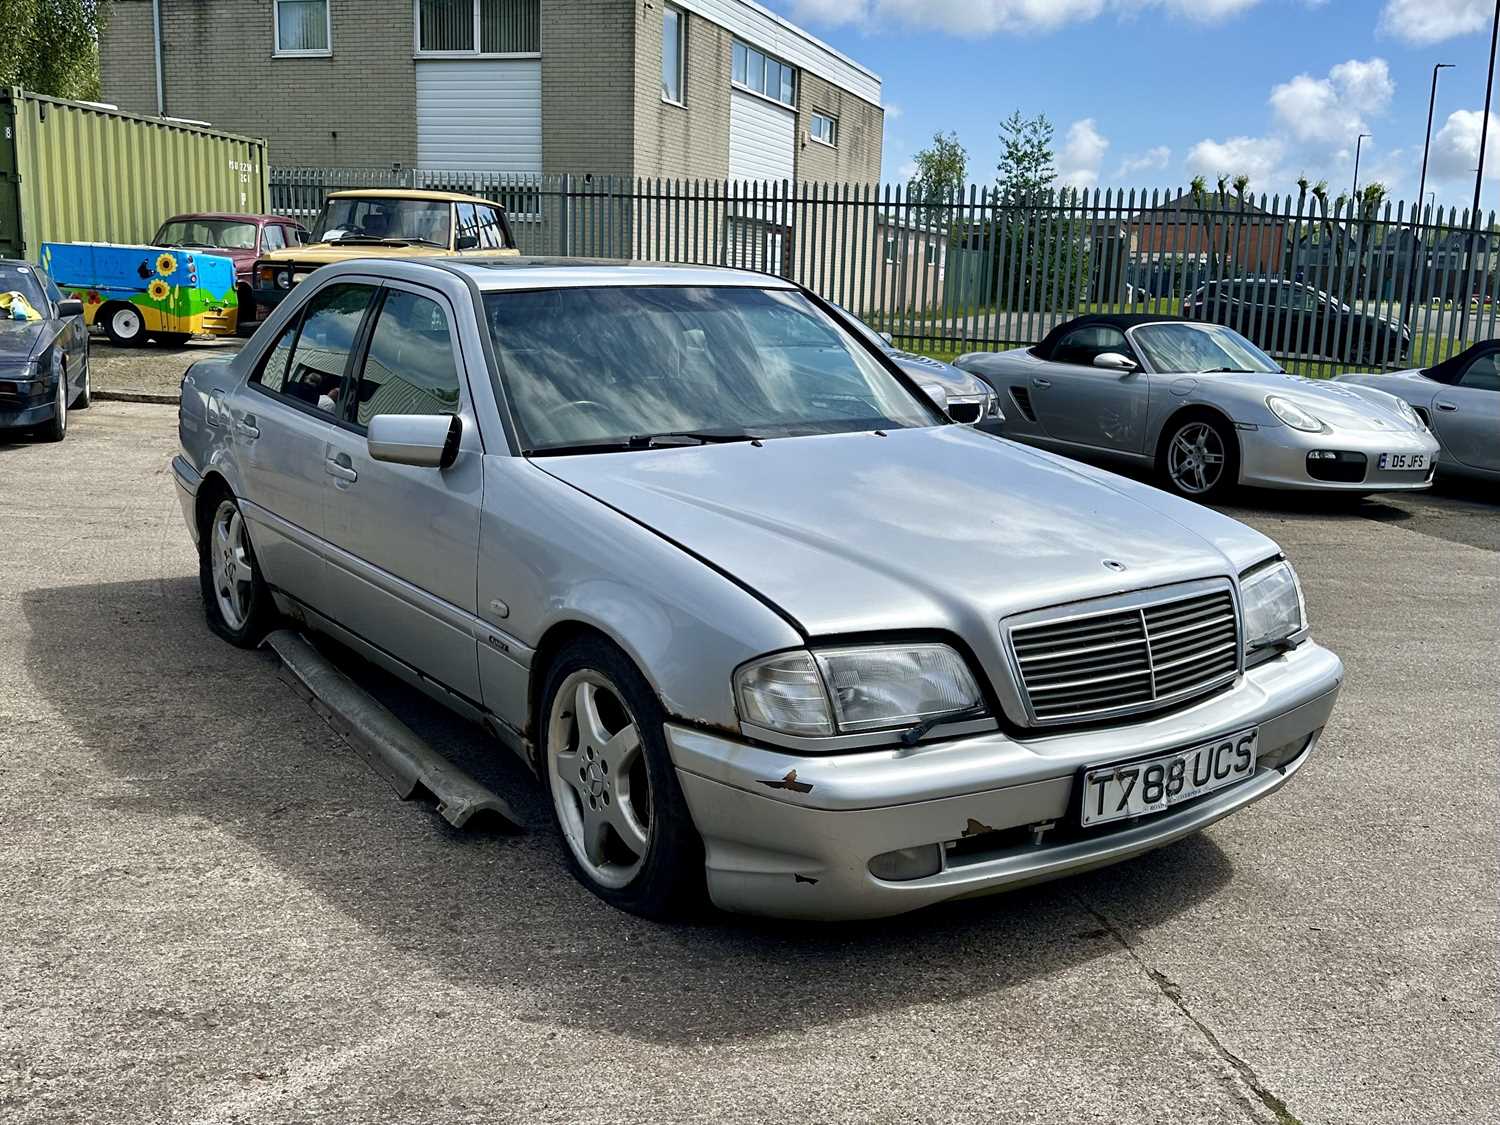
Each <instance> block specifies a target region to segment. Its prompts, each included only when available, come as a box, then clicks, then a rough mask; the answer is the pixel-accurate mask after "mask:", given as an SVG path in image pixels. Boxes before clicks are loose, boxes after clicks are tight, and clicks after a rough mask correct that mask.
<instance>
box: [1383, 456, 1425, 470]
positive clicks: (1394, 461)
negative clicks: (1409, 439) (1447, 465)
mask: <svg viewBox="0 0 1500 1125" xmlns="http://www.w3.org/2000/svg"><path fill="white" fill-rule="evenodd" d="M1378 467H1379V468H1382V469H1390V470H1391V471H1392V472H1398V473H1399V472H1407V471H1411V472H1416V471H1417V470H1419V469H1425V468H1427V454H1425V453H1382V454H1381V455H1380V461H1379V462H1378Z"/></svg>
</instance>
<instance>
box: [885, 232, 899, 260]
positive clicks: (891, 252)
mask: <svg viewBox="0 0 1500 1125" xmlns="http://www.w3.org/2000/svg"><path fill="white" fill-rule="evenodd" d="M885 261H886V265H890V266H894V265H896V264H897V263H898V262H900V261H901V243H900V241H899V240H898V239H896V238H893V237H887V238H886V240H885Z"/></svg>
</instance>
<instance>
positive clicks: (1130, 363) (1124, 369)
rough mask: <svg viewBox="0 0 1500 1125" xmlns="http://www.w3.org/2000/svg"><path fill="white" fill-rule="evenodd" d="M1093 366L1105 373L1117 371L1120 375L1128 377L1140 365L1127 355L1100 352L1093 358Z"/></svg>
mask: <svg viewBox="0 0 1500 1125" xmlns="http://www.w3.org/2000/svg"><path fill="white" fill-rule="evenodd" d="M1094 366H1095V367H1102V368H1104V370H1106V371H1118V372H1119V373H1120V374H1121V375H1129V374H1130V373H1131V372H1132V371H1134V370H1135V369H1136V368H1137V367H1139V366H1140V365H1139V364H1138V363H1136V361H1135V360H1133V359H1131V358H1130V357H1129V356H1128V355H1121V354H1120V353H1119V352H1101V353H1100V354H1099V355H1096V356H1095V357H1094Z"/></svg>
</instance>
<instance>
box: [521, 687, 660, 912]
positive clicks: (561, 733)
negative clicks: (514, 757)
mask: <svg viewBox="0 0 1500 1125" xmlns="http://www.w3.org/2000/svg"><path fill="white" fill-rule="evenodd" d="M548 727H549V729H548V739H547V753H548V757H549V758H550V759H551V769H552V774H553V781H552V796H553V800H554V802H555V803H556V805H557V813H558V820H559V822H560V823H561V824H562V828H563V835H564V837H565V838H566V839H567V841H568V847H569V848H571V849H572V851H573V854H574V856H575V857H576V858H577V859H578V862H579V863H580V864H581V865H582V866H583V867H584V868H585V870H587V871H588V873H589V875H590V876H592V877H593V878H594V879H595V880H597V881H598V882H600V883H602V884H604V885H605V886H610V887H622V886H624V885H625V884H626V883H628V882H630V880H631V879H633V878H634V877H635V875H636V872H638V871H639V870H640V868H641V864H642V863H643V862H644V861H645V858H646V851H647V849H648V847H649V846H650V842H651V786H650V782H649V780H648V779H647V775H646V761H645V758H644V756H643V755H642V752H641V734H640V730H639V728H638V727H637V726H636V724H635V720H634V718H633V717H632V716H631V715H630V712H629V711H628V710H626V708H625V704H624V701H623V700H621V699H620V697H619V695H618V693H617V692H616V691H615V689H614V687H613V686H612V685H611V684H610V683H609V681H608V680H606V679H605V678H604V677H603V676H602V675H600V674H599V673H597V672H593V671H590V670H588V669H584V670H582V671H578V672H574V673H573V674H572V675H571V676H569V677H568V678H567V679H566V680H564V681H563V685H562V687H561V688H560V689H559V691H558V693H557V697H556V699H555V700H554V701H553V704H552V718H551V722H550V723H549V724H548Z"/></svg>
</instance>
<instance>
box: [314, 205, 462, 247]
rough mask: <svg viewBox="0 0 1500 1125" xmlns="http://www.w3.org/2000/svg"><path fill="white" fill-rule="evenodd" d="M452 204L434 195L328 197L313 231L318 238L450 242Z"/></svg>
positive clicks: (444, 245)
mask: <svg viewBox="0 0 1500 1125" xmlns="http://www.w3.org/2000/svg"><path fill="white" fill-rule="evenodd" d="M452 209H453V207H452V204H450V203H448V202H447V201H446V200H435V199H381V198H374V199H366V198H359V197H355V198H351V199H330V200H329V201H328V205H327V206H326V207H325V208H324V209H323V214H322V216H321V217H320V219H319V220H318V229H317V230H316V231H315V232H314V236H315V240H316V241H318V242H337V241H339V240H340V239H345V238H347V239H368V238H377V239H387V238H389V239H397V240H400V241H406V242H432V243H436V244H437V245H439V246H442V247H444V248H446V247H448V246H449V245H450V242H449V237H448V232H449V225H450V214H449V213H450V212H451V211H452Z"/></svg>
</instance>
